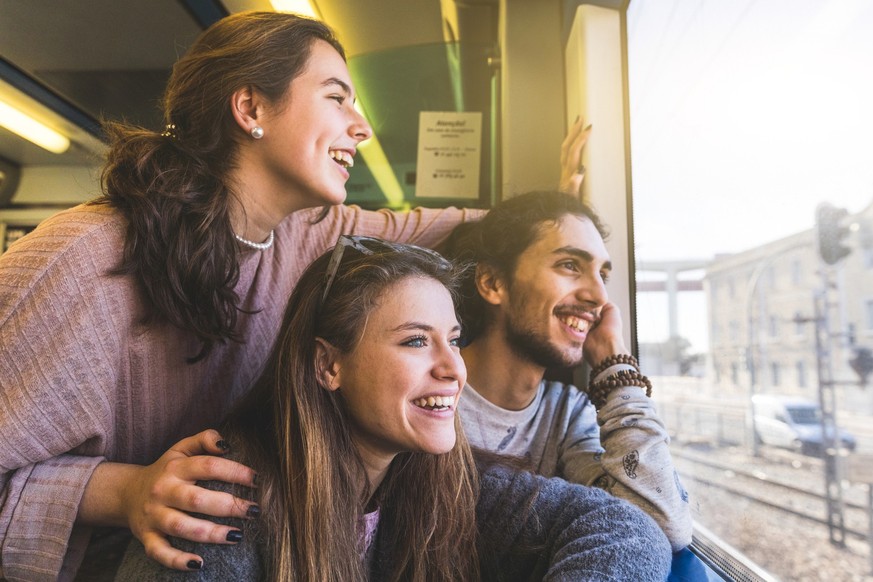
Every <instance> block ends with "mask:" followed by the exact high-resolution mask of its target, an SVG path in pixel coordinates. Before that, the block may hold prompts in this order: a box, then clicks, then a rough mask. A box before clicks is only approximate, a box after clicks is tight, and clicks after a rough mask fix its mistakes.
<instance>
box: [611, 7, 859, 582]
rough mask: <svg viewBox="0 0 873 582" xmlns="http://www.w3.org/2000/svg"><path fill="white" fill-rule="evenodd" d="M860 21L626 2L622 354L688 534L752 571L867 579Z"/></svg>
mask: <svg viewBox="0 0 873 582" xmlns="http://www.w3.org/2000/svg"><path fill="white" fill-rule="evenodd" d="M871 29H873V4H871V3H869V2H862V1H853V2H821V1H820V0H792V1H791V2H787V1H785V0H759V1H757V2H667V1H661V2H658V1H655V2H644V1H640V0H636V1H632V2H631V3H630V5H629V8H628V11H627V38H628V72H629V74H628V78H629V95H630V97H629V119H630V136H631V168H632V170H631V172H632V180H633V208H634V211H633V216H634V218H633V227H634V256H635V262H636V264H635V267H636V276H637V281H638V283H637V287H636V289H637V292H636V294H635V301H636V334H637V339H638V347H639V351H640V356H641V359H642V362H641V363H642V366H643V367H644V369H648V370H656V371H657V375H658V378H657V379H656V380H655V381H654V383H655V385H656V386H657V389H658V395H657V402H658V406H659V409H660V411H661V413H662V417H663V418H664V420H665V422H666V423H667V425H668V428H669V429H670V432H671V437H672V445H671V446H672V450H673V454H674V456H675V457H674V458H675V462H676V465H677V469H678V471H679V473H680V476H681V478H682V480H683V482H684V484H685V486H686V487H687V488H688V490H689V492H690V499H691V503H692V509H693V515H694V519H695V524H696V530H695V543H696V544H699V545H700V546H701V547H706V546H707V545H710V546H717V547H720V548H722V549H725V548H726V549H729V551H728V552H727V553H728V554H729V556H728V558H727V559H726V562H725V564H726V566H725V567H726V568H736V569H737V570H736V571H739V570H741V569H743V568H745V569H746V570H749V569H751V570H754V571H755V573H756V577H758V578H765V579H766V578H776V579H784V580H822V579H827V580H870V579H873V578H870V576H871V569H873V555H871V552H873V539H871V538H870V537H869V536H871V535H873V534H871V532H870V531H869V529H868V528H870V527H871V525H870V521H869V520H870V515H871V514H870V511H871V509H870V506H869V503H870V501H869V500H870V497H869V496H870V487H871V485H870V483H871V481H873V422H871V416H873V387H870V386H869V384H868V383H867V381H868V378H869V376H868V375H869V374H870V372H871V371H873V352H871V350H873V335H871V334H870V333H869V330H870V329H871V323H870V322H871V321H873V320H871V313H873V310H871V302H870V300H869V297H870V296H871V293H873V277H871V275H870V271H869V268H868V265H869V264H870V261H869V248H871V246H873V244H871V241H873V164H870V163H869V160H870V159H873V140H871V139H870V136H871V135H873V108H871V107H870V104H871V103H873V78H871V76H870V74H869V71H871V70H873V37H871V35H870V34H869V31H870V30H871ZM665 311H666V313H665ZM856 330H858V331H857V332H856ZM735 577H736V578H737V579H746V578H743V577H741V576H735ZM752 579H754V577H753V578H752Z"/></svg>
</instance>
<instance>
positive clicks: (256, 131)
mask: <svg viewBox="0 0 873 582" xmlns="http://www.w3.org/2000/svg"><path fill="white" fill-rule="evenodd" d="M251 134H252V137H253V138H255V139H261V138H262V137H264V128H263V127H261V126H260V125H256V126H254V127H253V128H252V131H251Z"/></svg>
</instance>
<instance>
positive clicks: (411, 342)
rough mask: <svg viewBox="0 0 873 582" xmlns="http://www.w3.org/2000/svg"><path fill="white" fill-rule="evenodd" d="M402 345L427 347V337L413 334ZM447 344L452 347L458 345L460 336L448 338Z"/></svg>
mask: <svg viewBox="0 0 873 582" xmlns="http://www.w3.org/2000/svg"><path fill="white" fill-rule="evenodd" d="M402 345H404V346H408V347H410V348H424V347H427V337H426V336H423V335H419V336H415V337H413V338H410V339H408V340H406V341H405V342H403V344H402ZM449 345H450V346H452V347H453V348H456V347H459V346H460V345H461V338H460V337H456V338H452V339H450V340H449Z"/></svg>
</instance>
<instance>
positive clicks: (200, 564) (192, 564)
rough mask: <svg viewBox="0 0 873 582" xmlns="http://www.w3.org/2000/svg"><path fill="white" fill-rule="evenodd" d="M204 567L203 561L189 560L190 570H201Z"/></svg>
mask: <svg viewBox="0 0 873 582" xmlns="http://www.w3.org/2000/svg"><path fill="white" fill-rule="evenodd" d="M202 567H203V562H198V561H197V560H188V569H189V570H199V569H200V568H202Z"/></svg>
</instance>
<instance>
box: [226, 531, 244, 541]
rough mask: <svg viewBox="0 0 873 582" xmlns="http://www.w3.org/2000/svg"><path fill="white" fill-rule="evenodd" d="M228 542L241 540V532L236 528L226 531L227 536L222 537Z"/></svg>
mask: <svg viewBox="0 0 873 582" xmlns="http://www.w3.org/2000/svg"><path fill="white" fill-rule="evenodd" d="M224 539H226V540H227V541H229V542H241V541H242V532H241V531H240V530H238V529H234V530H231V531H229V532H227V537H226V538H224Z"/></svg>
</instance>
